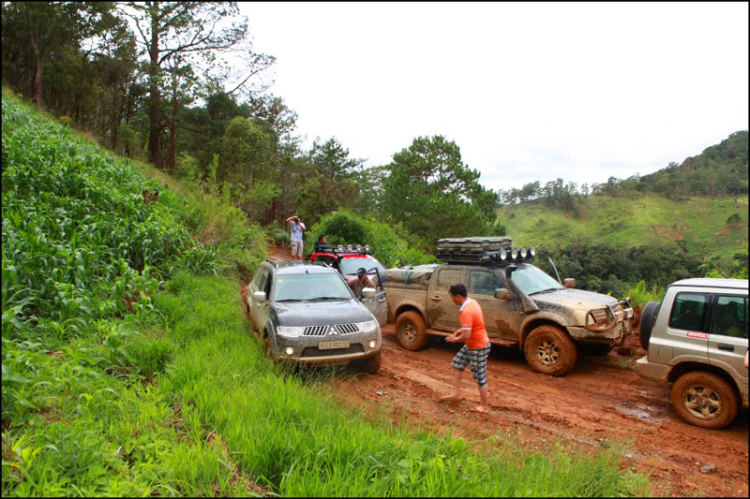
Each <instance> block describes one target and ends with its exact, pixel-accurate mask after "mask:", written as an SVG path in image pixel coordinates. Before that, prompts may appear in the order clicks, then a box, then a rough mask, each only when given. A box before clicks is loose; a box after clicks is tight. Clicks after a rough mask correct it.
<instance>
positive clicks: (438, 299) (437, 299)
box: [430, 295, 440, 301]
mask: <svg viewBox="0 0 750 499" xmlns="http://www.w3.org/2000/svg"><path fill="white" fill-rule="evenodd" d="M430 298H432V299H433V300H435V301H440V296H438V295H435V296H430Z"/></svg>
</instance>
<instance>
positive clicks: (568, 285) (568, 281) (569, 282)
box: [563, 277, 576, 288]
mask: <svg viewBox="0 0 750 499" xmlns="http://www.w3.org/2000/svg"><path fill="white" fill-rule="evenodd" d="M563 282H564V283H565V287H566V288H575V287H576V280H575V279H573V278H572V277H566V278H565V279H563Z"/></svg>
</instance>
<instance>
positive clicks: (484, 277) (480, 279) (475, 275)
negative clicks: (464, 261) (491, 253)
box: [469, 270, 505, 296]
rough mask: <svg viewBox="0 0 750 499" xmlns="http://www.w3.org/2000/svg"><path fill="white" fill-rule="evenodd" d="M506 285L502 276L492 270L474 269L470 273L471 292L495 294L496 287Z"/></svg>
mask: <svg viewBox="0 0 750 499" xmlns="http://www.w3.org/2000/svg"><path fill="white" fill-rule="evenodd" d="M504 287H505V286H504V285H503V283H502V282H500V278H499V277H497V276H496V275H495V274H493V273H491V272H486V271H481V270H472V271H471V272H470V273H469V293H473V294H478V295H488V296H495V289H497V288H504Z"/></svg>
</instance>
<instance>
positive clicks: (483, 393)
mask: <svg viewBox="0 0 750 499" xmlns="http://www.w3.org/2000/svg"><path fill="white" fill-rule="evenodd" d="M479 398H480V399H481V400H482V405H478V406H476V407H475V408H474V409H473V410H474V411H476V412H484V413H487V412H489V410H490V393H489V390H488V389H487V385H484V386H480V387H479Z"/></svg>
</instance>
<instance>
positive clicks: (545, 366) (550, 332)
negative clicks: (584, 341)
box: [524, 325, 578, 376]
mask: <svg viewBox="0 0 750 499" xmlns="http://www.w3.org/2000/svg"><path fill="white" fill-rule="evenodd" d="M524 354H525V355H526V361H527V362H528V363H529V365H530V366H531V368H532V369H533V370H534V371H536V372H539V373H543V374H550V375H552V376H563V375H564V374H567V373H568V372H569V371H570V370H571V369H573V366H575V364H576V360H577V359H578V349H577V348H576V344H575V343H574V342H573V340H572V339H570V336H568V335H567V334H565V333H564V332H563V331H562V330H560V328H558V327H555V326H550V325H544V326H539V327H537V328H536V329H534V330H533V331H532V332H531V334H529V337H528V338H527V339H526V343H525V345H524Z"/></svg>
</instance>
